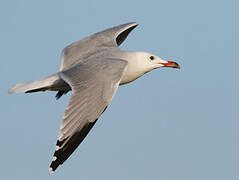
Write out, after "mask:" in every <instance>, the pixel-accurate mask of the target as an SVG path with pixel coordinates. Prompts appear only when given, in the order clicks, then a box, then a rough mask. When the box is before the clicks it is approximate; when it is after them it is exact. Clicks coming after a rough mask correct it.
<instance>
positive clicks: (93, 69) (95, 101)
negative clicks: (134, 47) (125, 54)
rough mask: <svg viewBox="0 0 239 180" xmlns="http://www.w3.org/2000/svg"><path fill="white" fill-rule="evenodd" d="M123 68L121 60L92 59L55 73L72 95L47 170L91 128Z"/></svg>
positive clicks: (66, 155)
mask: <svg viewBox="0 0 239 180" xmlns="http://www.w3.org/2000/svg"><path fill="white" fill-rule="evenodd" d="M126 67H127V62H126V61H124V60H120V59H102V60H100V59H96V60H89V61H86V62H84V63H82V64H80V65H78V66H75V67H73V68H71V69H68V70H66V71H63V72H60V73H59V75H60V77H61V78H62V79H63V80H64V81H66V82H67V83H68V84H69V86H70V87H71V89H72V92H73V93H72V96H71V97H70V101H69V104H68V105H67V108H66V110H65V113H64V116H63V119H62V124H61V126H60V130H59V135H58V140H57V143H56V150H55V153H54V157H53V161H52V163H51V165H50V170H51V171H55V169H56V168H57V167H58V166H59V165H61V164H63V163H64V161H66V159H67V158H68V157H69V156H70V155H71V154H72V153H73V152H74V150H75V149H76V148H77V147H78V146H79V144H80V143H81V142H82V141H83V139H84V138H85V137H86V135H87V134H88V132H89V131H90V130H91V129H92V127H93V126H94V124H95V122H96V120H97V119H98V118H99V116H100V115H101V114H102V113H103V112H104V110H105V109H106V107H107V106H108V105H109V103H110V102H111V100H112V98H113V96H114V94H115V92H116V90H117V88H118V86H119V83H120V80H121V78H122V76H123V74H124V72H125V69H126ZM112 84H113V86H112Z"/></svg>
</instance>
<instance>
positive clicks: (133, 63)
mask: <svg viewBox="0 0 239 180" xmlns="http://www.w3.org/2000/svg"><path fill="white" fill-rule="evenodd" d="M122 59H125V60H127V61H128V66H127V69H126V72H125V74H124V76H123V77H122V79H121V82H120V85H122V84H126V83H129V82H132V81H134V80H136V79H137V78H139V77H140V76H142V75H143V74H144V73H145V70H144V68H143V65H142V64H141V63H142V61H140V59H139V56H138V52H127V51H124V52H123V54H122Z"/></svg>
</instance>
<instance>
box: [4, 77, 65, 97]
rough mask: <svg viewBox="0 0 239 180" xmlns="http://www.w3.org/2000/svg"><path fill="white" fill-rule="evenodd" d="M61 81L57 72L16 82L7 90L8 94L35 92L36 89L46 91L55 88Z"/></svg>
mask: <svg viewBox="0 0 239 180" xmlns="http://www.w3.org/2000/svg"><path fill="white" fill-rule="evenodd" d="M60 81H62V80H61V79H60V77H59V75H58V74H53V75H51V76H48V77H46V78H43V79H40V80H37V81H30V82H24V83H17V84H16V85H14V86H13V87H12V88H11V89H9V90H8V93H9V94H13V93H19V92H25V93H30V92H37V91H46V90H53V91H54V90H57V85H58V84H59V82H60Z"/></svg>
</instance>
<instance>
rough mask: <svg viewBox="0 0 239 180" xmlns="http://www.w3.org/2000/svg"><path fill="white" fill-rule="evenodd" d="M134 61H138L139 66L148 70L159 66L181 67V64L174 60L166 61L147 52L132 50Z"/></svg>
mask: <svg viewBox="0 0 239 180" xmlns="http://www.w3.org/2000/svg"><path fill="white" fill-rule="evenodd" d="M132 55H133V57H132V61H135V63H136V62H137V66H138V68H143V69H144V70H145V71H146V72H148V71H151V70H153V69H156V68H159V67H171V68H180V66H179V64H178V63H176V62H172V61H166V60H163V59H161V58H160V57H158V56H156V55H154V54H150V53H147V52H132Z"/></svg>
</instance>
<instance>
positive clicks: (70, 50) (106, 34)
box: [60, 22, 138, 71]
mask: <svg viewBox="0 0 239 180" xmlns="http://www.w3.org/2000/svg"><path fill="white" fill-rule="evenodd" d="M137 25H138V24H137V23H135V22H132V23H127V24H122V25H119V26H116V27H113V28H110V29H106V30H104V31H101V32H98V33H96V34H93V35H91V36H88V37H86V38H84V39H82V40H80V41H77V42H75V43H72V44H71V45H69V46H67V47H66V48H65V49H63V51H62V55H61V67H60V71H64V70H66V69H68V68H71V67H73V66H75V65H77V64H79V63H81V62H82V61H83V60H85V59H88V58H89V57H90V56H92V55H94V54H97V53H98V52H101V51H103V50H106V49H108V48H118V46H119V45H120V44H121V43H122V42H123V41H124V40H125V39H126V37H127V36H128V34H129V33H130V32H131V31H132V30H133V29H134V28H135V27H136V26H137Z"/></svg>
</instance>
